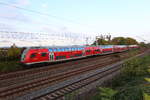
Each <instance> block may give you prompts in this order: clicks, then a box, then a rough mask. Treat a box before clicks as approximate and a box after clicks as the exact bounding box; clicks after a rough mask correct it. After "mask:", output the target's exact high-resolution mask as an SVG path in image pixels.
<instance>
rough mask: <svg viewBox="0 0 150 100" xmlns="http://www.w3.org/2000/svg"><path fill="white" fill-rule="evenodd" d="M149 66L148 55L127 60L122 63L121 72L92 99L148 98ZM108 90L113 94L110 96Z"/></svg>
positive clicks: (127, 99) (136, 99)
mask: <svg viewBox="0 0 150 100" xmlns="http://www.w3.org/2000/svg"><path fill="white" fill-rule="evenodd" d="M149 66H150V55H147V56H145V57H143V58H135V59H133V60H130V61H127V62H126V63H125V64H124V65H123V69H122V71H121V74H120V75H119V76H118V77H116V78H115V79H113V80H112V81H110V82H109V83H108V84H107V85H106V86H105V87H103V89H102V90H100V89H99V92H98V94H97V95H96V96H94V97H93V98H92V100H150V99H149V98H150V68H149ZM103 90H106V91H103ZM116 91H117V92H116ZM110 92H112V93H111V94H113V95H111V96H110V94H109V93H110ZM102 94H105V96H102Z"/></svg>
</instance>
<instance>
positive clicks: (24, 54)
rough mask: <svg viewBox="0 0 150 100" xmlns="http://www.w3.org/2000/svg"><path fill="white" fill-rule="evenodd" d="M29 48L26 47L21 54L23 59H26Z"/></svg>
mask: <svg viewBox="0 0 150 100" xmlns="http://www.w3.org/2000/svg"><path fill="white" fill-rule="evenodd" d="M28 50H29V49H25V50H24V51H23V53H22V55H21V61H23V60H24V59H25V56H26V53H27V52H28Z"/></svg>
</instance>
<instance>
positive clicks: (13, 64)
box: [0, 61, 23, 72]
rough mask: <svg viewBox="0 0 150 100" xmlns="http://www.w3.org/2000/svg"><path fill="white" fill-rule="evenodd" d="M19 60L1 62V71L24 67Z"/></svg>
mask: <svg viewBox="0 0 150 100" xmlns="http://www.w3.org/2000/svg"><path fill="white" fill-rule="evenodd" d="M22 68H23V67H22V66H21V65H20V64H19V61H2V62H0V72H8V71H15V70H19V69H22Z"/></svg>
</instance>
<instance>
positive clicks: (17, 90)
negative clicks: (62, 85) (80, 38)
mask: <svg viewBox="0 0 150 100" xmlns="http://www.w3.org/2000/svg"><path fill="white" fill-rule="evenodd" d="M114 55H115V54H114ZM124 57H126V53H124V54H122V55H121V58H124ZM97 58H99V60H97ZM97 58H91V59H92V61H91V59H90V58H88V59H83V60H81V61H80V60H79V61H75V62H74V63H71V62H69V63H64V64H61V65H54V66H55V67H42V68H37V69H31V70H25V71H21V72H20V71H19V72H16V73H10V74H4V75H0V77H1V78H0V79H2V81H3V82H4V81H5V82H6V81H7V82H6V83H9V82H11V81H14V80H16V81H15V82H14V83H13V84H9V85H5V86H4V87H1V88H0V98H9V97H16V96H20V95H23V94H25V93H27V92H31V91H36V90H38V89H40V88H44V87H47V86H49V85H52V84H55V83H58V82H60V81H63V80H66V79H68V78H71V77H74V76H77V75H80V74H83V73H86V72H88V71H91V70H94V69H97V68H100V67H102V66H106V65H109V64H112V63H114V62H116V61H119V60H120V59H118V58H116V57H112V55H106V56H100V57H97ZM112 58H113V59H112ZM93 60H95V61H93ZM85 61H87V63H86V64H83V62H85ZM89 62H91V63H92V64H89ZM72 65H76V67H77V68H74V69H70V70H67V71H63V72H61V73H59V74H56V73H58V72H57V71H56V69H57V68H58V69H59V68H62V67H66V66H72ZM81 65H83V67H81ZM60 66H61V67H60ZM73 67H75V66H73ZM55 68H56V69H55ZM66 68H67V69H68V68H69V67H66ZM58 69H57V70H58ZM54 71H56V73H55V74H54V75H52V73H51V72H54ZM45 73H46V74H45ZM47 73H49V74H47ZM30 75H31V76H30ZM38 75H39V76H40V77H39V76H38ZM37 76H38V77H37ZM3 78H5V80H4V79H3ZM21 78H23V80H24V81H27V82H23V81H20V84H18V82H19V79H21ZM29 80H30V81H29ZM16 83H17V84H16Z"/></svg>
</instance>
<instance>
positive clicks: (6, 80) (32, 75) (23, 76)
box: [0, 53, 126, 90]
mask: <svg viewBox="0 0 150 100" xmlns="http://www.w3.org/2000/svg"><path fill="white" fill-rule="evenodd" d="M114 55H115V54H113V55H106V56H99V57H95V58H88V59H82V60H79V61H73V62H67V63H62V64H58V65H52V66H48V67H40V68H35V69H31V70H30V69H29V70H25V71H18V72H13V73H9V74H4V75H0V80H1V81H0V90H1V88H3V87H5V86H9V85H13V84H16V82H17V84H19V83H23V82H26V81H29V80H34V79H36V78H40V77H44V76H49V75H52V74H56V73H61V72H64V71H67V70H72V69H75V68H79V67H84V66H86V65H88V64H90V63H96V62H98V61H104V60H107V59H116V57H114ZM123 55H126V53H124V54H122V55H121V56H123Z"/></svg>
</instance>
